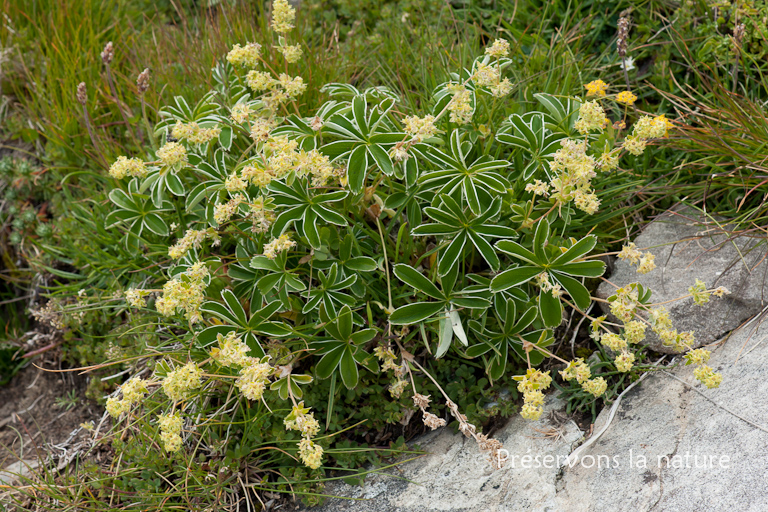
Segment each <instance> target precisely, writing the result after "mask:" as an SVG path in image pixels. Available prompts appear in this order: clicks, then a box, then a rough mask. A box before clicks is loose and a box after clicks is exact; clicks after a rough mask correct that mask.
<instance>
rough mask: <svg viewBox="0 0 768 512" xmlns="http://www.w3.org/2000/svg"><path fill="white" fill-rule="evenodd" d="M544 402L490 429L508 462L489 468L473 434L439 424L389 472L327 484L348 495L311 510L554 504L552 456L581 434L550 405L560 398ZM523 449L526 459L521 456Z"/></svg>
mask: <svg viewBox="0 0 768 512" xmlns="http://www.w3.org/2000/svg"><path fill="white" fill-rule="evenodd" d="M548 402H549V403H548V404H547V406H546V407H545V412H544V415H543V416H542V419H541V420H540V421H537V422H529V421H527V420H524V419H523V418H522V417H520V416H519V415H518V416H516V417H515V418H512V419H511V420H510V422H509V423H508V424H507V425H506V426H505V427H504V428H503V429H501V430H500V431H498V432H496V433H495V434H494V435H493V437H494V438H496V439H498V440H499V441H501V442H502V443H504V449H505V450H507V451H508V452H509V456H508V460H509V461H510V462H509V463H507V464H506V465H505V467H504V468H502V469H500V470H496V471H494V470H493V469H492V468H491V465H490V464H489V462H488V460H487V457H486V454H485V453H484V452H481V451H480V450H479V448H478V446H477V443H476V442H475V441H474V440H473V439H467V438H465V437H464V436H463V435H461V434H458V433H453V432H451V431H449V430H448V429H446V428H443V429H440V430H438V431H435V432H433V433H430V434H428V435H427V436H425V437H424V438H422V439H420V440H419V447H420V448H421V449H422V450H424V451H427V452H428V454H427V455H425V456H423V457H420V458H418V459H416V460H414V461H411V462H408V463H405V464H403V465H401V466H399V467H398V468H396V469H394V470H389V471H388V474H384V473H378V474H373V475H370V476H369V477H368V478H367V479H366V481H365V485H364V486H363V487H353V486H350V485H346V484H343V483H335V484H331V485H328V486H327V487H326V489H325V493H326V494H330V495H335V496H345V497H347V498H352V500H350V499H338V498H334V499H330V500H328V501H327V502H326V503H325V504H324V505H323V506H321V507H316V508H314V509H311V510H312V512H336V511H349V512H390V511H392V512H394V511H397V512H410V511H414V512H415V511H425V510H442V511H456V512H458V511H493V512H517V511H526V512H528V511H541V512H544V511H550V512H554V511H556V510H557V508H554V498H555V484H556V480H557V474H558V464H557V460H558V459H557V458H558V457H560V460H565V458H566V457H567V456H568V454H569V453H570V452H571V451H572V449H573V448H575V446H576V444H577V442H578V441H579V440H580V439H582V437H583V434H582V432H581V430H579V428H578V426H577V425H576V424H575V423H574V422H573V421H571V420H567V419H564V416H562V415H559V414H558V413H557V412H555V411H558V410H560V409H562V407H563V406H564V403H563V402H562V401H560V400H556V399H552V398H550V399H548ZM547 434H549V435H547ZM525 456H529V457H531V459H530V460H528V459H525V460H524V461H523V459H522V458H523V457H525ZM547 456H549V457H551V458H545V457H547ZM535 457H539V459H538V463H537V461H536V460H535V459H534V458H535ZM545 466H549V467H545ZM354 500H358V501H354Z"/></svg>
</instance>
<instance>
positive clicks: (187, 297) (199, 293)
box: [155, 262, 208, 323]
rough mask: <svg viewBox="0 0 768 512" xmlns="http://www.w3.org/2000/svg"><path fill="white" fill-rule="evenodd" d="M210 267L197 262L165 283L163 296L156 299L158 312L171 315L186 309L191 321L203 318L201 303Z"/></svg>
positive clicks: (187, 316)
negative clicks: (201, 315)
mask: <svg viewBox="0 0 768 512" xmlns="http://www.w3.org/2000/svg"><path fill="white" fill-rule="evenodd" d="M207 277H208V269H207V268H206V267H205V265H204V264H203V263H201V262H197V263H195V264H194V265H192V266H191V267H189V268H188V269H187V271H186V272H184V274H182V275H181V276H178V277H175V278H173V279H171V280H170V281H168V282H167V283H165V285H163V296H162V297H160V298H159V299H157V301H155V307H156V308H157V312H158V313H160V314H161V315H163V316H171V315H173V314H174V313H176V310H177V309H180V310H182V311H184V313H185V317H186V319H187V320H189V322H190V323H196V322H199V321H200V320H201V317H200V305H201V304H202V303H203V300H205V295H204V294H203V291H204V290H205V286H206V285H205V280H206V278H207Z"/></svg>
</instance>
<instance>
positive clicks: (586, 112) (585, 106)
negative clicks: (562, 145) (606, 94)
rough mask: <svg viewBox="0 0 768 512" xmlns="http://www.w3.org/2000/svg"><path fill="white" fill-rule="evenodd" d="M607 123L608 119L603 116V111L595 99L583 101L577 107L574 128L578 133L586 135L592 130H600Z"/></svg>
mask: <svg viewBox="0 0 768 512" xmlns="http://www.w3.org/2000/svg"><path fill="white" fill-rule="evenodd" d="M607 125H608V119H607V118H606V117H605V111H604V110H603V107H602V106H600V103H599V102H597V101H585V102H584V103H582V104H581V107H579V119H578V120H577V121H576V124H575V125H574V128H576V129H577V130H578V131H579V133H581V134H582V135H586V134H587V133H589V132H591V131H594V130H602V129H603V128H605V127H606V126H607Z"/></svg>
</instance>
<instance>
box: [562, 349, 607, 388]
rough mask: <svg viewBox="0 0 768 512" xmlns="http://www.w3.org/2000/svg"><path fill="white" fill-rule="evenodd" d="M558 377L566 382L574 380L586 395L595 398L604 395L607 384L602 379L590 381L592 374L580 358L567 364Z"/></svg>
mask: <svg viewBox="0 0 768 512" xmlns="http://www.w3.org/2000/svg"><path fill="white" fill-rule="evenodd" d="M560 376H561V377H563V378H564V379H565V380H567V381H571V380H574V379H576V382H578V383H579V384H581V389H583V390H584V391H586V392H587V393H591V394H592V395H594V396H595V397H598V396H600V395H602V394H603V393H605V390H606V389H607V388H608V384H607V383H606V382H605V379H604V378H602V377H597V378H595V379H592V378H591V377H592V372H591V371H590V369H589V366H588V365H587V363H585V362H584V359H582V358H580V357H579V358H576V359H575V360H574V361H571V362H570V363H568V366H566V367H565V370H561V371H560Z"/></svg>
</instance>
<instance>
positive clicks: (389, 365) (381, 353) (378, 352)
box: [373, 345, 399, 372]
mask: <svg viewBox="0 0 768 512" xmlns="http://www.w3.org/2000/svg"><path fill="white" fill-rule="evenodd" d="M373 354H374V355H375V356H376V357H377V358H378V359H379V361H381V371H383V372H386V371H389V370H396V369H398V368H399V365H397V364H395V359H396V358H397V356H395V353H394V352H392V349H391V348H389V347H382V346H381V345H379V346H378V347H376V348H374V349H373Z"/></svg>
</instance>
